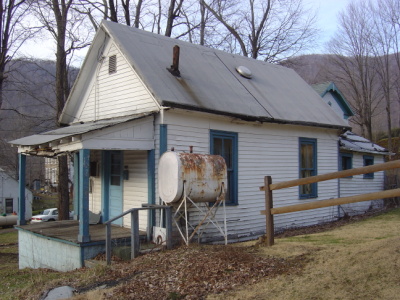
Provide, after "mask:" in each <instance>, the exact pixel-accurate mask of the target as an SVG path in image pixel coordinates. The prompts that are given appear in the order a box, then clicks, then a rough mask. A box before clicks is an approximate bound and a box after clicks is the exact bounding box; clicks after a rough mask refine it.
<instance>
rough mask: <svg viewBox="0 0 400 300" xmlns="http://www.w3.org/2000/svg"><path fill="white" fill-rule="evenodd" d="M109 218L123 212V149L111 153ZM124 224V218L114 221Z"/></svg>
mask: <svg viewBox="0 0 400 300" xmlns="http://www.w3.org/2000/svg"><path fill="white" fill-rule="evenodd" d="M109 186H110V189H109V213H110V215H109V218H110V219H112V218H114V217H116V216H118V215H120V214H121V213H122V209H123V207H122V204H123V201H122V188H123V178H122V151H111V153H110V178H109ZM113 224H117V225H121V226H122V218H121V219H118V220H116V221H115V222H113Z"/></svg>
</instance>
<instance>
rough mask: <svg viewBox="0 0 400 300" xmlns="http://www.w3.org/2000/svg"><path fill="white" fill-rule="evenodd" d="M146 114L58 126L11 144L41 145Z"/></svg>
mask: <svg viewBox="0 0 400 300" xmlns="http://www.w3.org/2000/svg"><path fill="white" fill-rule="evenodd" d="M143 116H144V114H140V115H135V116H129V117H124V118H119V119H108V120H100V121H96V122H90V123H82V124H81V123H77V124H73V125H71V126H67V127H62V128H58V129H55V130H51V131H46V132H43V133H39V134H34V135H30V136H26V137H23V138H20V139H16V140H13V141H10V142H9V143H10V144H13V145H19V146H32V145H41V144H46V143H49V142H52V141H56V140H60V139H63V138H66V137H70V136H74V135H80V134H84V133H87V132H90V131H94V130H99V129H103V128H106V127H110V126H113V125H117V124H120V123H124V122H127V121H130V120H134V119H138V118H141V117H143Z"/></svg>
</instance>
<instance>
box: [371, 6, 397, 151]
mask: <svg viewBox="0 0 400 300" xmlns="http://www.w3.org/2000/svg"><path fill="white" fill-rule="evenodd" d="M389 4H393V1H391V0H390V1H381V2H379V3H378V4H377V5H376V6H374V4H373V3H372V2H369V5H368V7H369V9H370V10H371V12H372V15H373V16H374V27H373V28H374V30H373V34H372V36H371V43H370V45H371V48H372V49H373V53H374V56H375V59H376V67H377V68H376V73H377V75H378V76H379V83H380V87H381V91H382V96H383V99H384V100H385V110H386V118H385V119H386V124H387V134H388V146H387V147H388V149H389V151H392V102H394V99H393V98H394V95H395V93H394V92H395V89H394V87H395V83H396V81H397V80H396V75H398V74H399V72H398V69H397V70H395V69H394V68H393V67H392V62H393V60H392V54H394V53H395V51H396V50H397V49H396V48H397V46H398V45H396V40H397V38H398V34H399V33H398V32H397V30H396V27H395V26H393V19H392V16H393V11H392V9H393V8H394V7H393V6H391V5H389ZM398 9H399V7H398ZM397 13H400V12H399V11H398V12H397Z"/></svg>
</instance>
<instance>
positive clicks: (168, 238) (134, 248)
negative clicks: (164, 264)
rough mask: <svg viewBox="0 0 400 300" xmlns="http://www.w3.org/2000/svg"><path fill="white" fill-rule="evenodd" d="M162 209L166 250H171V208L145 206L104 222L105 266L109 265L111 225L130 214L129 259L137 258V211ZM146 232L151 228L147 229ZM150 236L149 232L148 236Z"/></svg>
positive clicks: (138, 245) (138, 249)
mask: <svg viewBox="0 0 400 300" xmlns="http://www.w3.org/2000/svg"><path fill="white" fill-rule="evenodd" d="M155 209H163V210H164V211H165V224H166V246H167V249H171V248H172V239H171V237H172V212H171V207H170V206H166V205H145V206H143V207H139V208H132V209H129V210H127V211H125V212H123V213H122V214H120V215H118V216H116V217H114V218H112V219H110V220H108V221H106V222H104V224H105V225H106V259H107V265H110V264H111V223H112V222H114V221H115V220H118V219H120V218H122V217H124V216H126V215H127V214H131V259H134V258H135V257H138V256H139V252H140V237H139V210H155ZM147 230H148V231H150V230H151V228H148V229H147ZM148 236H150V232H149V234H148Z"/></svg>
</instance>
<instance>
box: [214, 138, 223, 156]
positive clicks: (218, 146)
mask: <svg viewBox="0 0 400 300" xmlns="http://www.w3.org/2000/svg"><path fill="white" fill-rule="evenodd" d="M213 142H214V153H213V154H215V155H221V156H222V139H220V138H214V139H213Z"/></svg>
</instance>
